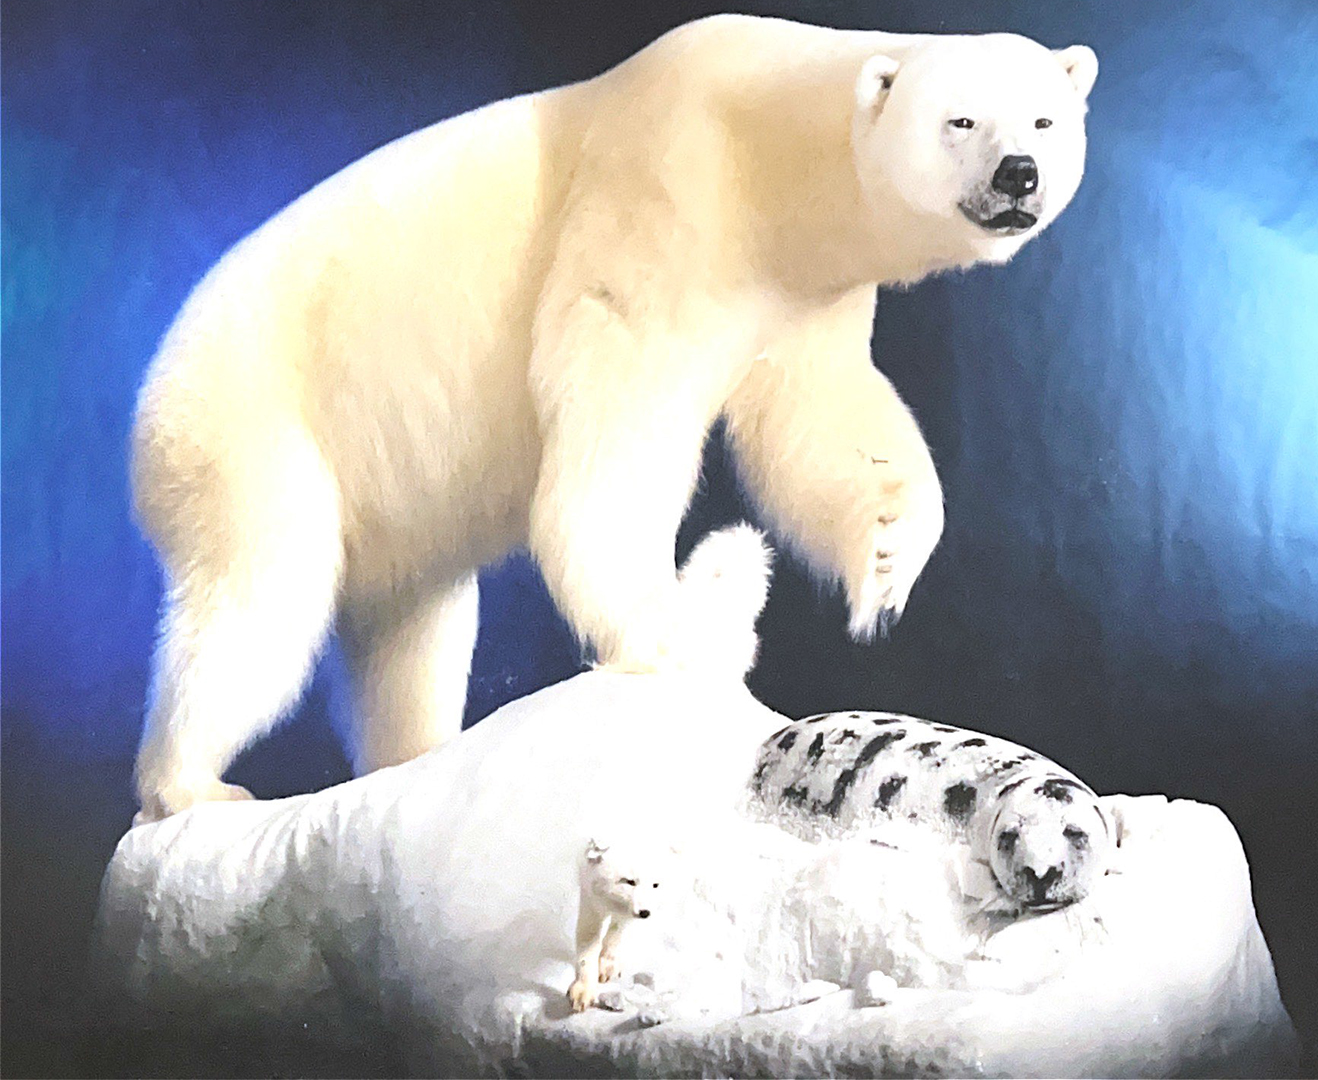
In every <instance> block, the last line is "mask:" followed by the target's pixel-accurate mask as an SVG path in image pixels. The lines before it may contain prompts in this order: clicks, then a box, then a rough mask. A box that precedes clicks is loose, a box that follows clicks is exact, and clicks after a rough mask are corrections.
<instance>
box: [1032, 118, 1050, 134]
mask: <svg viewBox="0 0 1318 1080" xmlns="http://www.w3.org/2000/svg"><path fill="white" fill-rule="evenodd" d="M1034 126H1035V127H1037V128H1038V129H1039V130H1040V131H1042V130H1043V129H1044V128H1050V127H1052V126H1053V122H1052V121H1051V120H1049V119H1048V117H1046V116H1041V117H1039V119H1038V120H1036V121H1035V122H1034Z"/></svg>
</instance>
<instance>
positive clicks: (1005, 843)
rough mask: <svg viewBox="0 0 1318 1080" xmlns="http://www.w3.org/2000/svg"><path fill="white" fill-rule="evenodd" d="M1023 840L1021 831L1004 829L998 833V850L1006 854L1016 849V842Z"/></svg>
mask: <svg viewBox="0 0 1318 1080" xmlns="http://www.w3.org/2000/svg"><path fill="white" fill-rule="evenodd" d="M1020 838H1021V833H1020V830H1019V829H1003V830H1002V832H1000V833H998V850H999V851H1001V852H1003V853H1004V854H1006V853H1007V852H1009V851H1012V850H1014V849H1015V847H1016V841H1017V840H1019V839H1020Z"/></svg>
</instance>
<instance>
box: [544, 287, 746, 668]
mask: <svg viewBox="0 0 1318 1080" xmlns="http://www.w3.org/2000/svg"><path fill="white" fill-rule="evenodd" d="M618 303H619V301H617V300H616V299H614V300H613V301H612V302H606V301H605V300H603V299H600V298H597V297H595V296H593V295H590V294H587V295H583V296H581V297H580V298H579V299H578V300H576V301H575V302H573V303H572V304H570V305H569V307H568V310H567V311H566V312H565V313H564V314H562V315H561V316H559V317H555V318H550V317H544V318H542V319H541V321H540V323H539V324H538V325H537V341H536V345H535V352H534V355H533V357H532V365H531V389H532V394H533V396H534V398H535V401H536V408H537V411H538V416H539V421H540V429H541V438H542V454H541V466H540V476H539V479H538V482H537V487H536V491H535V495H534V498H533V501H532V504H531V550H532V553H533V554H534V555H535V557H536V560H537V561H538V563H539V565H540V568H541V571H542V573H543V574H544V577H545V581H546V583H547V585H548V586H549V590H550V593H551V594H552V595H553V597H554V599H555V601H556V602H557V604H558V606H559V609H560V610H561V611H562V612H563V614H564V615H565V616H566V618H567V619H568V621H569V622H570V623H571V624H572V627H573V629H574V630H575V631H576V632H577V635H578V636H579V637H580V638H581V639H582V640H584V641H587V642H589V643H590V644H591V645H593V646H594V649H595V652H596V657H597V659H598V661H599V662H600V663H602V664H604V665H606V666H609V667H612V668H615V669H619V670H625V671H653V670H656V669H658V668H661V667H665V666H669V665H670V664H673V663H674V662H675V653H674V649H675V648H676V649H677V650H678V651H680V646H681V640H680V639H681V637H682V635H681V633H680V631H679V629H678V628H679V627H680V622H681V619H680V614H679V605H678V602H677V572H676V566H675V561H674V546H675V541H676V536H677V529H678V526H679V525H680V524H681V521H682V515H683V513H684V512H685V510H686V506H687V503H688V501H689V500H690V497H691V491H692V488H693V487H694V485H695V481H696V477H697V475H698V472H699V467H700V453H701V449H702V447H703V444H704V439H705V434H706V432H707V431H708V429H709V425H710V423H711V422H712V420H713V418H714V416H715V415H717V413H718V410H719V408H720V407H721V405H722V402H723V398H724V397H725V396H726V394H727V392H728V389H729V386H730V384H731V383H732V382H733V379H734V376H733V375H732V373H731V372H732V369H733V366H734V365H733V364H732V363H731V362H730V361H729V360H728V358H727V357H728V353H726V352H724V351H723V350H722V349H721V346H723V345H726V343H725V342H720V341H718V340H714V341H706V342H703V343H702V344H701V346H696V345H693V344H692V343H690V342H689V341H685V340H683V339H681V338H680V337H679V336H678V335H676V334H671V333H667V332H665V331H664V330H663V329H662V328H660V327H658V326H656V325H654V324H653V323H652V322H649V321H642V322H640V324H639V325H637V324H633V323H631V322H628V321H627V320H626V319H625V318H623V316H622V315H621V314H619V312H618V311H616V310H614V308H615V306H616V305H617V304H618Z"/></svg>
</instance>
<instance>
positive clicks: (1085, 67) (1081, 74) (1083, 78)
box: [1053, 45, 1098, 98]
mask: <svg viewBox="0 0 1318 1080" xmlns="http://www.w3.org/2000/svg"><path fill="white" fill-rule="evenodd" d="M1053 55H1054V56H1055V57H1057V61H1058V63H1060V64H1061V65H1062V69H1063V70H1064V71H1065V72H1066V73H1067V74H1068V75H1069V76H1071V82H1072V83H1074V84H1075V88H1076V91H1077V93H1079V95H1080V96H1081V97H1082V98H1087V97H1088V96H1089V91H1090V90H1092V89H1093V88H1094V80H1095V79H1097V78H1098V57H1097V56H1096V55H1095V54H1094V50H1093V49H1091V48H1090V47H1089V46H1088V45H1071V46H1069V47H1068V48H1065V49H1054V50H1053Z"/></svg>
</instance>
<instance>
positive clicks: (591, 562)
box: [133, 16, 1092, 819]
mask: <svg viewBox="0 0 1318 1080" xmlns="http://www.w3.org/2000/svg"><path fill="white" fill-rule="evenodd" d="M875 56H882V57H883V58H884V59H883V60H881V61H879V62H877V63H874V62H871V63H868V64H867V61H871V60H872V58H873V57H875ZM1091 59H1092V54H1085V53H1077V52H1074V51H1070V52H1067V53H1063V54H1060V57H1059V55H1054V54H1052V53H1050V52H1048V50H1046V49H1044V48H1042V47H1041V46H1039V45H1036V44H1034V43H1033V42H1030V41H1027V40H1026V39H1023V38H1016V37H1010V36H1004V35H993V36H989V37H982V38H943V37H928V36H903V35H892V34H883V33H874V32H859V31H857V32H852V31H837V30H825V29H820V28H816V27H809V26H802V25H799V24H795V23H789V22H784V21H779V20H769V19H753V18H746V17H740V16H726V17H717V18H713V19H706V20H702V21H699V22H696V23H692V24H690V25H688V26H685V27H682V28H680V29H678V30H676V31H674V32H672V33H671V34H668V35H666V36H665V37H663V38H661V39H660V40H659V41H657V42H656V43H655V44H653V45H652V46H650V47H649V48H647V49H645V50H643V51H642V52H640V53H638V54H637V55H636V56H635V57H633V58H632V59H630V60H628V61H627V62H625V63H623V64H621V65H619V66H618V67H617V68H614V69H613V70H612V71H609V72H607V73H605V74H604V75H601V76H600V77H598V78H596V79H592V80H590V81H588V82H585V83H581V84H578V85H574V86H569V87H564V88H561V89H557V90H551V91H547V92H544V93H539V94H532V95H529V96H526V97H521V98H517V99H514V100H511V101H504V102H499V103H497V104H494V105H491V106H488V107H487V108H484V109H480V110H478V111H476V112H473V113H470V114H468V115H465V116H461V117H457V118H455V119H452V120H449V121H446V122H444V123H441V124H437V125H435V126H434V127H430V128H427V129H425V130H423V131H419V132H417V133H415V134H413V135H410V136H408V137H406V138H403V139H400V140H398V141H397V142H394V143H391V144H389V145H388V146H385V147H383V148H381V149H380V150H378V151H376V152H375V153H373V154H371V155H369V156H368V157H366V158H364V159H363V160H361V161H359V162H357V163H356V164H354V165H352V166H350V167H349V168H347V169H345V170H343V171H342V172H341V173H339V174H337V175H335V176H333V177H331V178H329V179H328V180H326V181H325V182H324V183H323V184H321V185H320V186H319V187H317V188H316V189H315V190H313V191H311V192H310V193H308V194H307V195H306V196H304V197H303V198H301V199H299V200H298V201H297V202H295V203H294V204H293V205H292V206H290V207H289V208H288V209H287V210H285V211H283V212H282V213H280V214H279V215H277V216H276V217H275V218H274V219H272V220H271V221H270V222H268V223H267V224H266V225H264V226H263V227H262V228H260V229H259V230H258V231H257V232H256V233H254V234H253V235H252V236H250V237H248V238H247V239H246V240H244V241H242V242H241V243H240V244H238V245H237V246H236V247H235V248H234V249H233V250H232V251H230V252H229V253H228V254H227V255H226V256H225V257H224V258H223V259H222V260H221V262H220V263H219V264H218V265H217V266H216V267H215V268H214V270H212V271H211V273H210V274H208V275H207V277H206V278H205V279H204V280H203V281H202V283H201V284H200V285H199V286H198V287H197V289H196V290H195V291H194V293H193V295H192V296H191V297H190V298H189V300H188V301H187V303H186V305H185V306H184V309H183V311H182V312H181V313H180V315H179V317H178V319H177V321H176V322H175V324H174V326H173V327H172V328H171V330H170V331H169V333H168V334H167V335H166V337H165V340H164V342H163V343H162V345H161V348H160V350H159V353H158V355H157V357H156V359H155V361H154V362H153V364H152V367H151V370H150V373H149V375H148V377H147V380H146V385H145V387H144V389H143V391H142V395H141V400H140V405H139V412H138V417H137V422H136V425H135V428H134V433H133V451H134V452H133V479H134V489H135V494H136V501H137V509H138V513H139V517H140V519H141V522H142V524H143V526H144V529H145V531H146V532H147V534H148V536H149V537H150V539H151V540H152V542H153V543H154V545H155V547H156V549H157V551H158V553H159V555H160V558H161V561H162V563H163V565H164V570H165V575H166V578H167V584H168V590H167V596H166V610H165V614H164V616H163V620H162V639H161V644H160V648H159V650H158V653H157V657H156V662H155V669H156V672H155V692H154V695H153V699H152V703H151V707H150V710H149V715H148V718H147V724H146V730H145V734H144V741H143V747H142V752H141V756H140V758H139V767H138V786H139V794H140V797H141V800H142V806H143V814H142V816H143V818H144V819H151V818H155V817H160V816H163V815H165V814H169V813H172V812H175V811H177V810H180V809H182V808H184V807H186V806H188V805H189V804H190V803H192V802H195V801H197V800H199V799H207V798H216V797H229V796H235V795H240V794H241V792H239V791H237V790H235V789H232V788H227V787H224V786H223V785H222V784H221V781H220V776H221V775H222V773H223V770H224V768H225V767H226V766H227V764H228V763H229V761H231V760H232V758H233V756H234V755H235V754H236V753H237V752H238V750H239V749H241V747H243V746H244V745H245V744H247V743H248V742H250V741H251V740H252V739H253V738H255V737H256V736H257V735H259V734H260V733H261V732H262V731H264V730H265V729H266V728H268V727H269V726H270V724H272V723H273V722H274V721H275V720H276V719H277V717H278V716H279V715H280V714H281V713H282V712H283V711H284V710H286V709H287V708H288V707H289V706H290V704H291V703H292V702H293V701H294V700H295V698H296V696H297V694H298V692H299V689H300V686H301V684H302V682H303V681H304V679H305V678H306V675H307V672H308V671H309V670H310V666H311V664H312V662H313V660H314V658H315V655H316V653H317V650H318V649H319V648H320V647H321V644H322V642H323V640H324V638H325V636H326V634H327V633H329V632H330V630H331V629H332V628H333V627H335V626H337V627H338V628H340V629H342V630H343V631H344V632H345V637H346V638H347V639H348V641H349V645H350V647H349V653H350V655H351V656H352V658H353V663H354V668H355V672H356V676H357V678H358V681H359V683H360V684H361V686H360V690H359V695H358V696H359V701H360V703H361V707H362V708H361V712H362V715H361V717H360V731H359V738H358V742H359V747H358V750H357V761H358V765H359V767H361V768H374V767H377V766H380V765H384V764H389V763H391V762H394V761H398V760H402V759H404V758H406V757H408V756H411V755H412V754H415V753H417V752H418V751H419V750H421V749H424V748H425V747H428V746H432V745H435V744H437V743H438V742H439V741H441V740H442V739H443V738H445V737H446V736H449V735H452V734H455V733H456V732H457V731H458V730H459V725H460V717H461V690H460V684H461V682H462V676H463V673H464V672H465V670H466V666H467V663H468V661H469V657H470V650H471V642H472V640H473V638H474V612H475V604H476V601H475V592H474V587H473V586H472V585H471V584H470V583H471V580H472V575H473V573H474V571H476V570H477V569H478V568H480V567H481V566H484V565H486V564H488V563H491V562H493V561H495V560H497V559H499V558H501V557H502V556H503V555H504V554H505V553H506V552H508V551H509V550H511V549H514V548H516V547H518V546H522V545H527V546H529V547H530V549H531V551H532V552H533V553H534V555H535V557H536V558H537V560H538V562H539V564H540V567H541V569H542V570H543V572H544V575H545V578H546V581H547V582H548V585H549V588H550V590H551V592H552V593H553V595H554V597H555V599H556V601H557V602H558V604H559V605H560V607H561V608H562V610H563V611H564V613H565V614H566V615H567V617H568V618H569V620H570V621H571V623H572V625H573V627H574V628H575V629H576V631H577V633H578V634H579V635H580V636H581V637H582V638H583V639H584V640H586V641H588V642H590V643H591V644H592V645H593V646H594V648H595V651H596V653H597V655H598V657H599V658H600V659H601V661H603V662H605V663H610V664H617V665H620V666H622V667H627V668H634V669H649V668H654V667H658V666H662V665H664V664H667V663H672V662H673V658H674V657H679V656H680V655H681V654H682V652H683V649H682V647H681V643H680V642H678V643H677V644H675V643H674V639H675V635H680V634H681V633H682V632H683V629H684V628H686V627H689V620H685V619H683V618H682V617H681V614H680V605H679V604H678V600H677V577H676V573H675V568H674V565H673V540H674V536H675V533H676V529H677V526H678V524H679V522H680V520H681V518H682V515H683V512H684V510H685V507H686V504H687V501H688V498H689V496H690V493H691V489H692V485H693V483H694V481H695V478H696V472H697V468H698V463H699V459H700V450H701V445H702V442H703V440H704V437H705V434H706V432H707V430H708V429H709V426H710V424H711V423H712V421H713V420H714V419H715V418H716V417H718V416H719V415H720V414H723V415H724V416H725V417H726V419H727V424H728V430H729V433H730V436H731V442H732V446H733V449H734V451H735V453H736V454H737V457H738V459H739V461H740V465H741V470H742V476H743V479H744V482H745V484H746V487H747V489H748V492H749V494H750V495H751V496H752V498H753V499H754V500H755V501H756V502H757V503H758V505H759V507H760V509H761V511H762V512H763V514H764V516H765V518H766V519H767V521H768V522H770V523H771V524H772V525H773V527H774V528H775V529H776V530H777V531H778V532H779V533H780V534H781V535H782V537H783V538H784V539H785V540H786V541H787V542H788V543H789V544H790V545H791V546H792V548H793V549H794V550H795V551H796V552H797V553H798V554H799V555H801V556H802V557H803V558H804V559H805V560H806V562H807V563H808V564H809V565H810V567H811V568H812V569H813V570H814V571H815V572H816V573H817V574H819V575H820V576H821V577H823V578H825V579H832V580H836V581H840V582H841V583H842V585H843V587H844V588H845V589H846V592H847V596H848V598H849V601H850V605H851V611H852V618H851V629H852V631H853V633H855V634H856V635H857V636H859V637H865V636H868V635H869V634H871V633H872V632H873V631H874V628H875V626H876V625H877V624H878V623H879V622H880V619H881V618H887V617H889V616H892V615H895V614H899V613H900V611H901V609H902V607H903V606H904V605H905V603H906V600H907V597H908V595H909V593H910V590H911V587H912V585H913V584H914V582H915V579H916V577H917V576H918V574H919V573H920V570H921V568H922V567H923V566H924V563H925V561H926V559H927V558H928V556H929V553H930V551H931V550H932V548H933V546H934V544H935V543H936V542H937V539H938V536H939V534H940V532H941V529H942V523H943V509H942V495H941V491H940V488H939V484H938V478H937V476H936V474H935V472H934V468H933V464H932V462H931V460H930V457H929V452H928V450H927V448H926V446H925V443H924V440H923V438H922V437H921V436H920V432H919V430H918V428H917V426H916V424H915V421H914V419H913V417H912V416H911V414H910V412H909V411H908V410H907V409H906V407H905V406H904V405H903V404H902V402H901V400H900V399H899V398H898V396H897V394H896V393H895V392H894V390H893V388H892V386H891V385H890V384H889V383H888V381H887V380H886V379H885V378H884V377H883V376H882V375H881V374H879V373H878V372H877V371H875V370H874V368H873V365H872V363H871V361H870V351H869V336H870V330H871V323H872V316H873V306H874V299H875V290H876V288H877V286H878V285H880V284H883V283H891V282H907V281H913V280H916V279H918V278H920V277H923V276H925V275H926V274H928V273H930V272H932V271H935V270H938V269H941V268H944V267H951V266H967V265H970V264H972V263H974V262H977V261H981V260H985V259H989V260H995V261H1000V260H1001V259H1004V258H1006V257H1007V256H1009V255H1010V254H1011V252H1013V251H1014V250H1016V248H1018V247H1019V246H1020V244H1021V243H1023V242H1024V240H1025V238H1026V237H1025V236H1017V237H1013V238H1010V239H1003V238H1002V237H998V236H991V235H988V234H986V233H985V232H984V231H983V230H982V229H980V228H979V227H978V226H976V225H974V224H972V223H971V222H970V221H968V220H966V218H965V217H964V216H963V215H961V214H960V213H959V212H958V211H957V209H956V206H955V203H954V202H949V201H948V199H949V197H950V196H951V195H953V194H956V195H960V194H964V192H965V191H968V190H971V189H972V188H973V189H975V190H978V188H981V187H982V186H983V185H984V183H985V182H986V176H985V169H986V168H988V166H989V165H991V162H990V161H989V160H988V157H987V155H988V154H989V153H990V152H992V153H996V152H998V150H999V149H1002V148H1005V147H1007V146H1017V145H1019V146H1021V147H1025V146H1028V147H1031V148H1035V149H1036V150H1037V152H1038V153H1039V154H1040V155H1042V156H1041V166H1042V168H1043V170H1044V173H1045V179H1044V183H1045V184H1046V186H1047V188H1048V200H1049V201H1048V208H1047V213H1046V215H1045V218H1046V220H1050V219H1051V216H1053V215H1055V214H1056V212H1057V211H1058V210H1060V209H1061V207H1062V205H1063V204H1064V203H1065V201H1066V199H1067V198H1069V193H1070V191H1072V190H1074V184H1075V182H1077V181H1078V179H1079V175H1080V169H1081V164H1082V159H1083V131H1082V127H1081V116H1082V113H1083V92H1084V91H1085V90H1087V88H1088V87H1087V83H1088V82H1089V81H1092V80H1091V75H1092V71H1091V69H1092V64H1091V63H1090V60H1091ZM883 71H889V72H891V73H893V78H892V82H891V86H890V87H886V88H885V86H884V79H883V78H882V77H880V78H879V79H878V82H877V87H878V88H877V90H876V89H875V85H876V84H875V79H874V76H875V74H876V72H883ZM1068 71H1069V78H1068ZM966 95H968V96H969V101H970V102H971V103H979V104H982V105H983V106H984V107H985V108H988V109H989V110H990V114H989V115H985V114H983V113H982V112H981V114H980V115H981V117H982V119H983V120H984V126H983V128H982V129H981V134H980V137H977V139H978V141H977V142H975V144H974V145H976V146H980V147H981V152H978V153H977V154H974V155H969V154H967V153H966V152H965V147H964V146H963V147H962V149H961V151H960V152H958V153H957V154H953V153H950V152H947V153H944V154H943V155H942V156H941V157H940V156H939V150H938V148H939V147H940V146H942V145H943V144H942V143H941V142H940V141H939V140H940V139H941V138H942V133H943V132H944V128H945V116H944V112H945V110H946V109H947V108H948V107H950V106H949V104H948V103H949V100H950V99H952V98H955V100H956V106H955V107H956V108H969V107H970V104H968V103H967V102H965V101H962V100H961V98H962V97H963V96H966ZM1045 112H1046V113H1048V114H1050V115H1052V116H1054V117H1055V118H1056V119H1057V128H1056V129H1054V131H1053V132H1052V135H1053V136H1054V138H1053V141H1052V143H1045V142H1044V141H1042V139H1039V140H1036V139H1035V136H1034V134H1032V132H1033V128H1029V127H1028V124H1029V123H1030V122H1032V120H1033V119H1034V117H1035V115H1036V114H1039V113H1045ZM1027 129H1028V130H1027ZM931 132H932V133H933V134H931ZM1040 134H1041V135H1042V134H1048V133H1040ZM1023 140H1031V141H1029V142H1028V143H1027V142H1025V141H1023ZM1036 143H1037V145H1036ZM1045 146H1049V147H1051V149H1048V150H1047V151H1046V152H1045V149H1044V147H1045ZM1046 220H1044V221H1043V223H1045V224H1046ZM1035 231H1037V230H1035ZM675 628H676V629H675ZM426 651H438V652H440V653H446V654H448V655H440V656H435V657H429V656H422V655H418V653H420V652H426Z"/></svg>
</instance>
